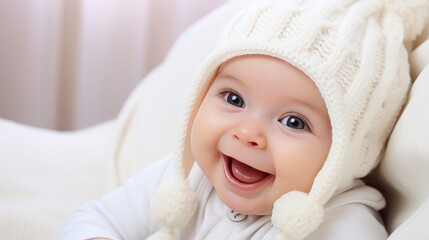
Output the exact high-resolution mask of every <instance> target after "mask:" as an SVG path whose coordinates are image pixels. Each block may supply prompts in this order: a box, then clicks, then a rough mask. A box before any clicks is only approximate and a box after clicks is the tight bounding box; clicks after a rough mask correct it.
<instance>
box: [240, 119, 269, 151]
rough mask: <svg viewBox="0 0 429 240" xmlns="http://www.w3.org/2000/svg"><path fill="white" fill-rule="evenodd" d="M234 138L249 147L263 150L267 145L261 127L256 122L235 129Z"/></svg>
mask: <svg viewBox="0 0 429 240" xmlns="http://www.w3.org/2000/svg"><path fill="white" fill-rule="evenodd" d="M232 137H233V138H235V139H237V140H239V141H240V142H241V143H242V144H244V145H246V146H249V147H254V148H259V149H263V148H265V147H266V145H267V140H266V138H265V136H264V134H263V131H262V129H261V127H260V126H259V125H258V124H257V123H254V122H244V123H241V124H240V125H239V126H237V127H236V128H234V129H233V131H232Z"/></svg>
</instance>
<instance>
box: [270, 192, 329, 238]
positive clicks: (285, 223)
mask: <svg viewBox="0 0 429 240" xmlns="http://www.w3.org/2000/svg"><path fill="white" fill-rule="evenodd" d="M271 220H272V222H273V224H274V226H275V227H276V228H278V229H279V230H281V232H282V235H284V236H278V237H277V239H293V240H298V239H304V238H305V237H307V236H308V234H310V233H311V232H313V231H314V230H316V229H317V228H318V227H319V225H320V223H321V222H322V220H323V206H322V205H321V204H319V203H318V202H316V201H314V200H312V199H311V198H309V197H308V194H307V193H303V192H299V191H292V192H289V193H286V194H284V195H283V196H282V197H281V198H279V199H278V200H277V201H276V202H275V203H274V208H273V215H272V217H271Z"/></svg>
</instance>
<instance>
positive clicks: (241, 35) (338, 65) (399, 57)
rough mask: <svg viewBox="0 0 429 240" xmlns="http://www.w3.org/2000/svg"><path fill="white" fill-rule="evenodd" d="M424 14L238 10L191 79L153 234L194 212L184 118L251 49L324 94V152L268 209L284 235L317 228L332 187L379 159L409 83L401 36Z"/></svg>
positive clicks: (257, 5) (281, 6)
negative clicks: (300, 185)
mask: <svg viewBox="0 0 429 240" xmlns="http://www.w3.org/2000/svg"><path fill="white" fill-rule="evenodd" d="M428 14H429V2H428V1H426V0H412V1H411V0H409V1H401V0H396V1H395V0H383V1H380V0H379V1H377V0H362V1H357V0H264V1H256V2H254V3H251V4H250V5H249V6H248V7H247V8H245V9H243V10H242V11H241V12H240V13H238V14H237V15H236V16H235V17H234V18H233V19H232V20H231V21H230V22H229V24H228V25H227V26H226V28H225V29H224V32H223V34H222V35H221V37H220V40H219V43H218V46H217V47H216V49H215V51H214V52H213V54H212V55H211V56H210V57H209V58H208V59H207V61H205V63H204V64H203V65H202V67H201V68H200V70H199V71H198V74H197V76H196V78H195V81H194V82H193V87H192V89H191V92H190V94H189V98H188V101H187V105H186V106H185V111H184V119H183V125H182V127H183V133H182V135H181V136H182V139H180V141H179V147H178V150H177V152H176V155H175V157H176V162H175V164H176V165H175V168H176V173H177V178H178V182H179V183H178V184H177V186H175V187H167V188H165V189H164V190H161V192H162V194H159V195H158V196H157V198H156V199H155V203H161V204H156V206H154V208H153V209H154V213H155V215H156V217H157V219H158V220H159V221H160V223H162V224H164V225H165V226H166V228H165V229H164V230H162V231H161V232H162V234H161V233H157V234H156V235H153V236H152V237H151V238H150V239H174V231H173V230H174V228H176V227H181V226H183V225H184V224H186V223H187V220H189V219H190V218H191V217H192V216H193V214H194V212H195V209H196V206H197V203H196V202H197V200H196V197H195V196H194V194H193V192H192V190H191V189H190V187H189V186H188V185H187V183H186V176H187V173H188V172H189V170H190V166H191V165H192V163H193V159H192V158H191V157H190V156H189V155H186V154H189V149H188V148H189V144H188V140H189V139H188V138H189V136H188V133H189V126H192V121H193V118H194V116H195V112H196V110H197V107H198V106H199V104H200V101H201V97H202V96H204V94H205V91H206V89H207V87H208V85H209V84H210V80H211V79H212V76H213V74H215V72H216V70H217V68H218V67H219V66H220V64H222V63H223V62H225V61H227V60H229V59H231V58H234V57H236V56H240V55H247V54H262V55H268V56H272V57H275V58H279V59H282V60H284V61H286V62H288V63H290V64H292V65H294V66H295V67H297V68H299V69H300V70H302V71H303V72H304V73H305V74H307V75H308V76H309V77H310V78H311V79H312V80H313V81H314V83H315V84H316V86H317V87H318V88H319V90H320V92H321V95H322V97H323V99H324V101H325V104H326V106H327V109H328V113H329V116H330V120H331V125H332V144H331V148H330V152H329V154H328V157H327V160H326V162H325V164H324V165H323V167H322V169H321V170H320V172H319V173H318V174H317V176H316V178H315V180H314V183H313V185H312V188H311V190H310V192H309V193H303V192H298V191H293V192H289V193H285V194H284V195H283V196H282V197H281V198H280V199H278V200H277V201H276V202H275V204H274V208H273V214H272V222H273V224H274V225H275V226H276V227H277V228H278V229H279V230H280V231H281V233H282V234H281V235H280V236H279V238H281V239H303V238H305V237H306V236H307V235H308V234H309V233H311V232H312V231H314V230H315V229H317V227H318V226H319V224H320V223H321V221H322V220H323V205H324V204H325V203H326V202H327V201H328V200H329V199H330V198H331V196H332V194H333V193H334V191H335V190H337V189H338V188H340V187H345V186H348V185H349V184H350V183H351V182H352V181H353V180H354V179H356V178H360V177H363V176H365V175H367V174H368V173H369V171H370V170H371V169H373V168H374V167H375V166H376V165H377V162H378V160H379V157H380V154H381V152H382V149H383V147H384V145H385V143H386V141H387V138H388V135H389V134H390V132H391V130H392V128H393V126H394V124H395V122H396V120H397V118H398V116H399V113H400V111H401V109H402V106H403V104H404V103H405V101H406V97H407V93H408V90H409V87H410V77H409V64H408V56H407V51H406V49H405V47H404V41H411V40H413V39H414V38H415V37H416V35H417V34H418V33H419V32H420V31H421V30H422V28H423V26H424V24H425V22H426V21H427V17H428ZM179 189H180V190H179ZM160 236H163V237H160Z"/></svg>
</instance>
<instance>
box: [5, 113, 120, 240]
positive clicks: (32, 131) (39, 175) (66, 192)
mask: <svg viewBox="0 0 429 240" xmlns="http://www.w3.org/2000/svg"><path fill="white" fill-rule="evenodd" d="M113 127H114V123H113V122H108V123H105V124H100V125H98V126H97V127H94V128H90V129H85V130H81V131H76V132H73V133H60V132H55V131H49V130H43V129H37V128H33V127H28V126H23V125H20V124H17V123H14V122H10V121H5V120H1V119H0V146H1V148H0V149H1V150H0V166H1V167H0V236H1V237H0V238H1V239H11V240H14V239H19V240H46V239H53V237H54V236H55V234H56V232H57V231H58V229H59V227H60V226H61V225H62V223H63V222H64V219H65V218H66V217H67V216H69V215H70V214H71V213H72V212H73V210H74V209H75V208H77V207H78V206H79V205H81V204H82V202H85V201H88V200H90V199H92V198H94V197H96V196H99V195H100V194H102V193H104V192H105V186H104V185H105V181H104V179H105V174H106V167H107V166H108V165H107V163H108V160H109V159H111V158H112V156H113V155H112V151H111V149H112V146H111V139H112V130H113V129H114V128H113Z"/></svg>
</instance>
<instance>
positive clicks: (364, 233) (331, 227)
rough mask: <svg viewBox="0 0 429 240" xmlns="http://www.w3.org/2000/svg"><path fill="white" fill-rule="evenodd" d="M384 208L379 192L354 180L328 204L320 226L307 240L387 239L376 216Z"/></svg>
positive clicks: (380, 221)
mask: <svg viewBox="0 0 429 240" xmlns="http://www.w3.org/2000/svg"><path fill="white" fill-rule="evenodd" d="M384 206H385V200H384V197H383V196H382V195H381V193H380V192H379V191H378V190H376V189H374V188H372V187H369V186H366V185H365V184H364V183H363V182H362V181H361V180H355V182H354V183H353V184H351V186H350V187H348V188H346V189H343V191H340V193H338V194H336V195H335V196H334V197H333V198H332V199H331V200H329V201H328V203H327V205H326V208H325V217H324V220H323V222H322V224H321V225H320V227H319V228H318V229H317V230H316V231H315V232H314V233H312V234H311V235H310V236H309V237H308V238H307V239H306V240H316V239H317V240H335V239H338V240H343V239H347V240H362V239H365V240H380V239H387V232H386V230H385V227H384V225H383V221H382V219H381V217H380V214H379V212H378V211H379V210H380V209H382V208H383V207H384Z"/></svg>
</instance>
